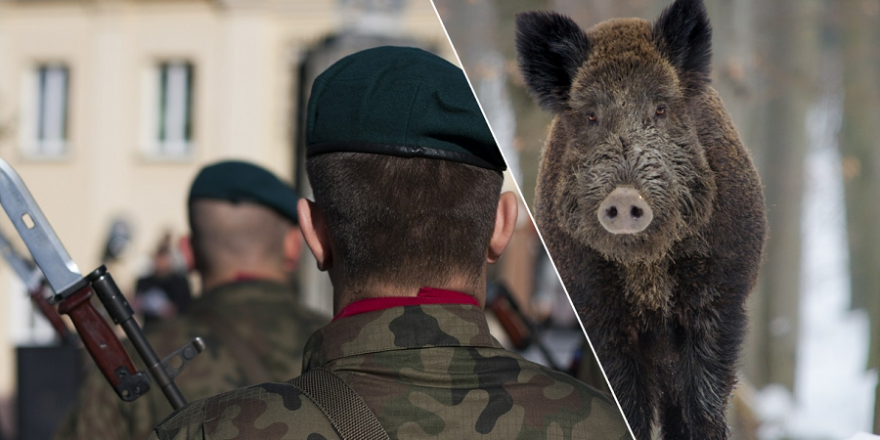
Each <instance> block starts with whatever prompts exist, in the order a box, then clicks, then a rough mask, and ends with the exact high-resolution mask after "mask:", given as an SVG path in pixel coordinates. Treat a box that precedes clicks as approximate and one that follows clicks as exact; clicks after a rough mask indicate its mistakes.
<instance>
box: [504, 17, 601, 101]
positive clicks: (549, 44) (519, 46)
mask: <svg viewBox="0 0 880 440" xmlns="http://www.w3.org/2000/svg"><path fill="white" fill-rule="evenodd" d="M589 50H590V42H589V40H587V35H586V34H585V33H584V31H583V30H582V29H581V28H580V27H579V26H578V25H577V23H575V22H574V21H572V19H570V18H568V17H566V16H564V15H560V14H557V13H554V12H520V13H518V14H516V52H517V59H518V61H519V70H520V72H522V75H523V79H524V80H525V83H526V87H527V88H528V90H529V93H531V94H532V96H533V97H534V98H535V100H536V101H537V102H538V104H539V105H541V107H543V108H544V109H545V110H549V111H551V112H553V113H559V112H562V111H564V110H566V109H568V98H569V93H568V92H569V90H570V89H571V84H572V81H574V78H575V75H577V71H578V69H579V68H580V67H581V65H582V64H583V63H584V61H586V60H587V56H588V52H589Z"/></svg>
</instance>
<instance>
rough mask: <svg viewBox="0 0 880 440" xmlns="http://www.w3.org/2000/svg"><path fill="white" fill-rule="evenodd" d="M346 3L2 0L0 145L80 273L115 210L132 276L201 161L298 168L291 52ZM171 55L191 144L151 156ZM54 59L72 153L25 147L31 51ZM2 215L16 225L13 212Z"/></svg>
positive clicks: (6, 283) (2, 326) (424, 19)
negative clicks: (23, 106) (22, 125)
mask: <svg viewBox="0 0 880 440" xmlns="http://www.w3.org/2000/svg"><path fill="white" fill-rule="evenodd" d="M407 3H408V6H407V9H406V11H405V13H404V15H403V16H402V22H401V24H400V29H399V32H400V33H401V34H403V35H408V36H415V37H417V38H418V39H421V40H424V41H427V42H429V43H433V44H434V45H436V46H437V47H441V48H445V49H443V50H442V52H443V53H442V54H443V55H444V56H446V57H447V58H452V57H453V56H452V50H451V48H449V46H448V43H447V40H446V36H445V34H444V32H443V28H442V26H441V25H440V23H439V21H438V20H437V18H436V16H435V14H434V10H433V7H432V6H431V3H430V1H428V0H410V1H408V2H407ZM339 12H340V11H339V5H338V4H337V2H336V1H333V0H290V1H282V0H274V1H272V0H265V1H263V0H249V1H238V2H236V1H225V2H219V1H207V0H205V1H197V0H175V1H170V0H168V1H163V0H150V1H146V0H141V1H134V0H128V1H125V0H117V1H110V0H107V1H49V0H47V1H41V2H23V1H15V0H5V1H4V0H0V157H3V158H4V159H6V160H7V161H8V162H10V163H11V164H12V166H13V167H15V168H16V169H17V170H18V172H19V173H20V174H21V176H22V177H23V179H24V180H25V182H26V183H27V184H28V186H29V188H30V190H31V192H32V193H33V195H34V197H35V198H36V200H37V201H38V202H39V203H40V205H41V207H42V209H43V211H44V213H45V214H46V217H47V218H48V219H49V220H50V222H51V223H52V224H53V226H54V227H55V229H56V231H57V232H58V235H59V236H60V237H61V239H62V240H63V241H64V243H65V245H66V247H67V249H68V251H69V252H70V254H71V256H72V257H73V258H74V260H75V261H76V262H77V263H78V264H79V266H80V269H81V270H83V271H84V272H85V271H91V270H92V269H94V268H95V267H96V266H97V265H98V264H99V258H100V253H101V251H102V249H101V247H102V246H103V244H104V241H105V240H106V236H105V234H106V233H107V231H108V227H109V224H110V222H111V220H112V218H113V217H114V216H117V215H124V216H125V217H126V218H127V219H129V221H131V223H132V225H133V226H134V241H133V243H132V247H131V249H130V252H129V254H128V256H127V257H126V258H125V259H124V260H123V261H122V262H120V263H119V264H118V265H115V266H114V267H113V268H112V270H113V274H114V277H116V278H117V280H118V281H119V284H120V286H122V287H123V289H124V290H125V289H130V288H131V286H132V284H133V279H134V277H135V275H136V272H137V271H138V268H139V267H141V266H142V265H143V260H144V257H143V256H144V255H146V254H147V253H148V252H150V251H151V250H152V248H153V247H154V246H155V244H156V242H157V240H158V238H159V236H160V234H161V233H162V232H163V230H165V229H166V228H170V229H171V230H173V231H174V232H175V233H184V232H185V231H186V218H185V209H184V208H185V200H186V191H187V189H188V185H189V183H190V181H191V179H192V178H193V176H194V175H195V173H196V172H197V170H198V169H199V168H200V167H201V166H202V165H204V164H206V163H209V162H212V161H215V160H218V159H221V158H244V159H247V160H251V161H254V162H257V163H260V164H262V165H264V166H266V167H268V168H270V169H271V170H273V171H275V172H276V173H278V174H279V175H281V176H284V177H285V178H287V179H288V180H290V179H291V177H292V170H293V167H292V165H293V163H292V162H293V158H292V148H291V141H290V139H291V131H292V127H291V126H290V123H289V121H291V120H292V118H293V117H294V114H293V111H294V108H293V107H294V106H295V103H296V97H295V87H294V86H295V84H296V81H297V78H296V77H295V75H296V65H297V63H298V62H299V59H300V57H301V55H302V54H303V53H304V52H305V51H306V50H307V49H308V48H309V47H310V46H311V45H313V44H314V43H316V42H318V41H320V40H321V39H322V38H323V37H325V36H327V35H328V34H331V33H333V32H335V31H336V30H338V29H339V28H340V27H341V26H343V25H345V24H346V20H344V19H343V17H342V15H341V14H340V13H339ZM175 58H183V59H187V60H190V61H191V62H192V63H193V65H194V68H195V82H194V84H195V90H194V99H195V103H194V149H193V151H192V154H191V156H189V157H186V158H182V159H174V160H167V159H157V158H155V157H150V155H148V154H145V153H144V150H143V147H144V144H145V142H144V139H145V136H144V120H145V116H146V115H145V112H147V111H152V109H151V108H150V107H149V106H148V105H147V103H145V102H144V101H145V96H147V93H145V91H144V87H145V83H146V81H145V79H144V77H145V75H147V72H149V71H150V70H149V69H151V68H152V67H153V66H154V65H155V64H156V63H157V62H158V61H160V60H167V59H175ZM55 61H58V62H63V63H65V64H67V66H68V67H69V69H70V88H69V91H70V92H69V93H70V95H69V99H70V103H69V107H68V108H69V112H70V114H69V141H70V145H69V154H68V155H67V156H66V157H64V158H61V159H51V160H47V159H39V158H31V157H27V156H26V155H25V154H23V153H22V151H21V147H22V146H21V145H20V136H19V135H18V133H16V128H17V127H18V124H19V118H20V117H22V115H21V114H20V113H21V111H20V108H19V104H20V102H21V99H20V96H21V93H22V91H21V90H22V87H23V79H24V78H25V77H26V75H27V74H28V73H29V72H31V71H32V70H33V69H34V68H35V66H36V65H37V63H41V62H55ZM0 228H2V230H3V231H4V233H6V235H7V236H9V235H14V230H13V229H12V228H11V225H10V224H9V222H8V219H7V218H6V217H5V216H2V220H0ZM13 238H14V239H15V241H17V237H13ZM18 244H20V243H18ZM19 248H20V249H22V250H23V249H24V247H23V246H19ZM12 276H13V275H12V274H11V273H10V271H9V270H8V268H7V265H6V264H5V263H0V397H3V396H9V395H10V394H11V393H12V392H14V375H15V372H14V371H13V361H14V360H13V358H12V353H13V351H12V350H13V344H14V343H15V341H14V340H13V336H14V335H12V333H16V331H13V330H15V329H16V328H17V327H15V326H19V325H22V323H24V322H26V320H24V319H22V317H21V316H20V315H21V314H22V313H26V312H27V311H26V309H25V307H24V306H23V305H22V304H26V303H25V302H22V301H20V296H23V295H24V292H23V291H22V290H21V289H20V286H19V285H18V284H17V283H16V281H15V280H14V279H13V278H12ZM13 298H15V299H13Z"/></svg>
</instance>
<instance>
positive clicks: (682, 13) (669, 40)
mask: <svg viewBox="0 0 880 440" xmlns="http://www.w3.org/2000/svg"><path fill="white" fill-rule="evenodd" d="M654 42H655V43H656V44H657V49H659V50H660V53H662V54H663V55H664V56H666V58H667V59H668V60H669V61H670V62H671V63H672V65H673V66H675V69H676V70H677V71H678V76H679V79H680V80H681V81H682V83H683V85H684V86H685V88H686V90H687V94H692V93H694V92H699V91H700V90H702V88H703V87H705V86H706V85H707V84H708V83H709V75H710V74H711V73H712V72H711V69H712V67H711V65H712V26H711V25H710V24H709V16H708V14H707V13H706V5H705V4H703V0H676V1H675V3H673V4H672V5H671V6H669V7H668V8H666V9H665V10H664V11H663V13H661V14H660V18H658V19H657V22H655V23H654Z"/></svg>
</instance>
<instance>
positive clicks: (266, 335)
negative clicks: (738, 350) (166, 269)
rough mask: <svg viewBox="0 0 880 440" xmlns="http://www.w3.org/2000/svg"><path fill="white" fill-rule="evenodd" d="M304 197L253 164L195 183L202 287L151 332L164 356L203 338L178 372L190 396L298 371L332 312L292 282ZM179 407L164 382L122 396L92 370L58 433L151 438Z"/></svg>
mask: <svg viewBox="0 0 880 440" xmlns="http://www.w3.org/2000/svg"><path fill="white" fill-rule="evenodd" d="M296 202H297V196H296V194H295V193H294V192H293V190H292V189H291V188H290V187H289V186H287V185H286V184H285V183H283V182H282V181H281V180H279V179H278V178H277V177H275V176H274V175H273V174H271V173H270V172H268V171H266V170H264V169H263V168H260V167H257V166H255V165H252V164H249V163H245V162H234V161H229V162H221V163H217V164H214V165H211V166H208V167H206V168H204V169H202V171H201V172H200V173H199V175H198V176H197V177H196V179H195V181H194V182H193V184H192V188H191V190H190V194H189V220H190V228H191V231H192V234H191V236H190V240H189V241H188V243H189V244H190V246H191V250H192V254H193V256H194V260H195V261H194V263H195V268H196V270H197V271H198V272H199V274H200V275H201V283H202V292H203V293H202V295H201V296H200V297H199V298H198V299H196V300H194V301H193V302H192V303H191V304H190V306H189V309H188V312H187V314H186V315H184V316H181V317H178V318H176V319H173V320H170V321H164V322H161V323H158V324H156V326H155V327H154V328H153V329H152V330H151V331H150V332H148V333H147V336H148V339H149V341H150V343H151V344H152V345H153V347H154V348H155V349H156V351H157V352H158V353H162V354H164V353H169V352H171V351H173V350H175V349H177V348H178V347H181V346H182V345H184V344H186V343H187V342H189V341H191V340H192V338H194V337H196V336H201V337H202V338H203V339H204V340H205V343H206V344H207V349H206V352H205V353H202V355H201V356H199V357H198V358H196V359H195V360H194V361H193V362H192V363H191V364H190V365H189V366H188V367H187V369H186V370H184V371H183V372H182V373H181V374H180V376H178V378H177V379H176V382H177V384H178V385H179V386H180V389H181V391H182V392H183V395H184V396H185V397H186V398H187V399H190V400H195V399H200V398H203V397H208V396H211V395H214V394H217V393H220V392H223V391H227V390H231V389H234V388H237V387H241V386H245V385H248V384H254V383H260V382H265V381H269V380H287V379H290V378H291V377H294V376H296V375H298V374H299V372H300V369H301V366H302V351H303V346H304V344H305V342H306V339H307V338H308V336H309V335H310V334H311V333H312V332H314V331H315V330H316V329H318V328H319V327H320V326H321V325H323V324H325V323H326V322H327V319H325V318H323V317H321V316H320V315H318V314H316V313H313V312H311V311H309V310H307V309H305V308H304V307H303V306H302V305H300V302H299V298H298V297H297V294H296V292H295V291H294V289H293V286H291V285H290V283H289V280H290V274H291V272H292V271H293V270H294V269H295V268H296V265H297V262H298V260H299V255H300V250H301V248H302V235H301V233H300V231H299V227H298V223H297V214H296ZM127 348H130V346H128V347H127ZM129 352H130V353H133V352H134V351H133V350H129ZM171 411H172V409H171V405H170V404H169V403H168V401H167V400H166V399H165V397H164V396H163V395H162V393H161V392H160V391H159V390H158V389H154V390H152V391H151V392H149V393H147V395H146V396H143V397H141V398H140V399H138V400H136V401H134V402H123V401H121V400H120V399H119V398H118V397H117V396H116V394H115V393H114V392H113V389H112V388H110V386H108V384H107V381H106V379H105V378H104V377H103V376H102V375H101V374H100V372H99V371H97V370H94V371H93V372H92V373H91V374H89V375H88V377H87V378H86V380H85V383H84V384H83V387H82V389H81V391H80V394H79V397H78V400H77V402H76V404H75V406H74V408H73V410H72V411H71V412H70V414H68V417H67V418H66V419H65V421H64V422H63V424H62V426H61V428H60V429H59V431H58V432H57V433H56V435H55V438H56V439H126V440H127V439H135V440H136V439H145V438H147V436H149V435H150V431H151V430H152V428H153V427H154V426H155V425H156V424H157V423H159V421H161V420H162V419H163V418H165V417H166V416H168V415H169V414H170V413H171Z"/></svg>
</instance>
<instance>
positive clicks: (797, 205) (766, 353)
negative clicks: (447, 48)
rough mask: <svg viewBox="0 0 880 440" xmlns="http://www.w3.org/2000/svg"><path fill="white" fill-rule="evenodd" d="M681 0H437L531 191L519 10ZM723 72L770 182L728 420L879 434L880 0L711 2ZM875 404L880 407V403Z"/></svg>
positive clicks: (620, 8) (614, 12) (541, 123)
mask: <svg viewBox="0 0 880 440" xmlns="http://www.w3.org/2000/svg"><path fill="white" fill-rule="evenodd" d="M671 3H672V1H671V0H503V1H501V0H435V4H436V5H437V8H438V12H439V13H440V16H441V18H442V19H443V22H444V24H445V25H446V29H447V31H448V32H449V35H450V37H451V40H452V43H453V44H454V46H455V47H456V49H457V50H458V55H459V56H460V57H461V60H462V63H463V65H464V66H465V70H466V72H467V73H468V76H469V78H470V80H471V82H472V84H473V86H474V88H475V89H476V91H477V95H478V96H479V98H480V101H481V103H482V104H483V109H484V111H485V113H486V114H487V116H488V118H489V120H490V122H491V124H492V127H493V129H494V130H495V134H496V136H497V137H498V139H499V141H501V142H502V143H504V144H505V146H506V147H507V148H508V153H507V154H508V155H507V158H508V161H511V162H519V170H520V171H519V174H517V175H516V178H517V181H518V182H519V184H520V186H521V187H522V189H523V193H524V195H525V199H526V201H527V203H529V204H531V203H532V202H533V200H534V188H535V179H536V173H537V168H538V166H537V165H538V161H539V155H540V150H541V147H542V145H543V143H544V139H545V137H546V134H547V127H548V125H549V123H550V115H549V114H548V113H545V112H542V111H541V110H540V109H539V108H538V107H537V105H535V104H534V103H533V102H532V100H531V99H530V97H529V96H528V94H527V93H526V90H525V87H524V84H523V80H522V77H521V75H520V74H519V72H518V69H517V66H516V61H515V51H514V35H515V28H514V15H515V13H516V12H519V11H524V10H555V11H558V12H561V13H564V14H567V15H569V16H571V17H572V18H573V19H574V20H575V21H576V22H578V23H579V24H580V25H581V26H582V27H583V28H584V29H586V28H588V27H590V26H592V25H594V24H596V23H598V22H600V21H603V20H606V19H609V18H612V17H628V16H636V17H642V18H646V19H649V20H654V19H656V17H657V16H658V15H659V13H660V11H661V10H662V9H663V8H664V7H666V6H668V5H670V4H671ZM705 3H706V5H707V8H708V12H709V16H710V20H711V21H712V24H713V28H714V39H713V50H714V58H713V75H712V80H713V85H714V87H715V88H716V89H717V90H718V91H719V92H720V94H721V97H722V98H723V100H724V103H725V105H726V106H727V110H728V111H729V112H730V114H731V116H732V117H733V120H734V122H735V124H736V126H737V127H738V129H739V131H740V135H741V137H742V139H743V141H744V143H745V144H746V146H747V147H748V148H749V149H750V150H751V153H752V156H753V158H754V160H755V162H756V165H757V166H758V169H759V172H760V174H761V176H762V179H763V184H764V194H765V197H766V201H767V207H768V216H769V226H770V238H769V241H768V242H767V247H766V252H765V258H764V265H763V268H762V271H761V276H760V280H759V285H758V288H757V290H756V291H755V292H753V293H752V295H751V297H750V299H749V303H748V308H749V313H750V328H749V335H748V340H747V343H746V345H745V347H744V350H743V356H742V360H741V379H740V385H739V387H738V389H737V392H736V395H735V399H734V400H733V401H734V404H733V405H732V408H731V417H730V424H731V425H732V426H733V428H734V433H735V435H736V437H737V438H742V439H746V438H760V439H840V438H846V437H848V436H851V435H852V434H854V433H856V432H858V431H867V432H871V431H872V430H873V432H875V433H878V432H880V406H877V405H875V400H876V397H875V395H876V387H877V368H878V366H880V330H878V329H880V228H878V227H877V222H878V219H880V204H878V201H880V0H705ZM875 408H877V409H875Z"/></svg>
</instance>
